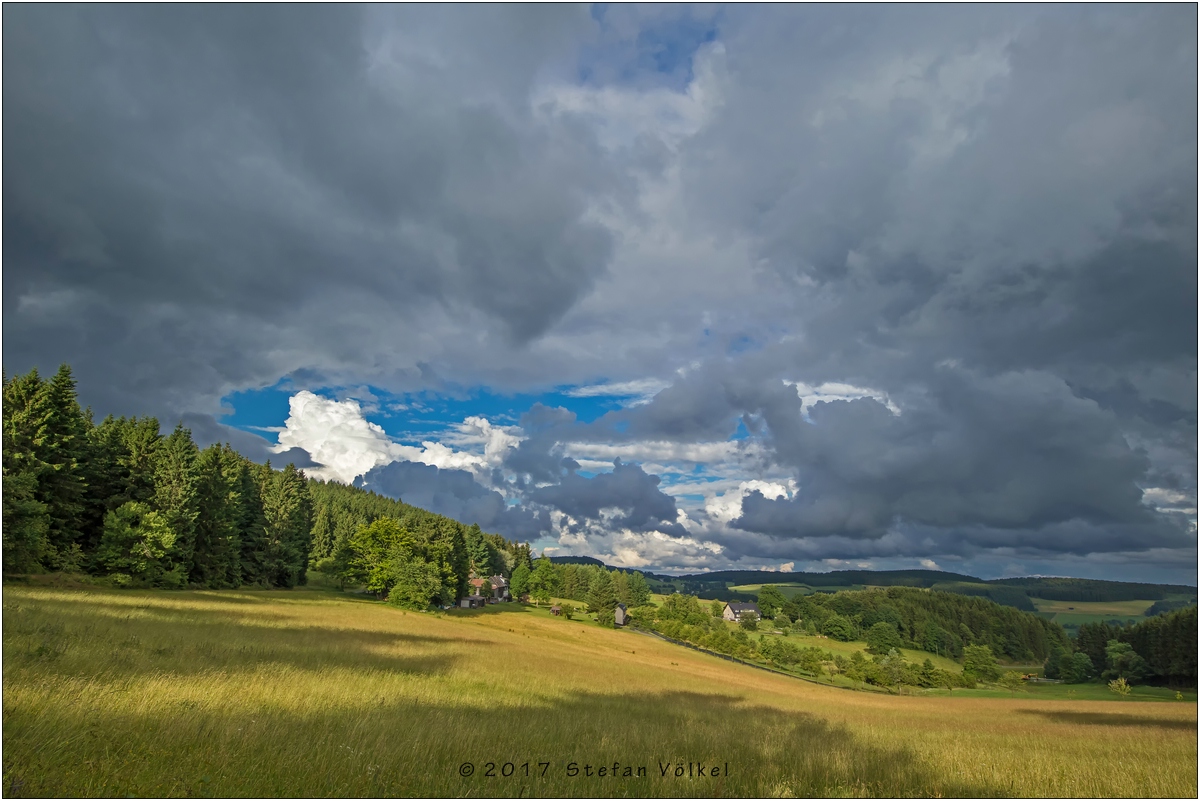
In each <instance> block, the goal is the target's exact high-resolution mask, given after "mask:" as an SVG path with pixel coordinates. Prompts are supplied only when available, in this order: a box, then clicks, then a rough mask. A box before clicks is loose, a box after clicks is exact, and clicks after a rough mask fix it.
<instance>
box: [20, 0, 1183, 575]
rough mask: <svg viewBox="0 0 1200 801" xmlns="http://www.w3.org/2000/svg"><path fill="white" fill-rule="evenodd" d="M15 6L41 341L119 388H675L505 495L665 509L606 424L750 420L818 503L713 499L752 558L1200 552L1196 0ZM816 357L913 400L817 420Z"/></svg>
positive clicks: (531, 455) (631, 435)
mask: <svg viewBox="0 0 1200 801" xmlns="http://www.w3.org/2000/svg"><path fill="white" fill-rule="evenodd" d="M593 17H594V19H593ZM4 22H5V23H6V24H5V26H4V28H5V29H4V45H5V46H4V56H3V57H4V100H3V102H4V111H5V123H4V156H5V167H6V171H5V176H4V189H3V193H4V254H3V255H4V261H5V271H4V289H5V293H4V316H5V321H4V334H5V349H4V357H5V366H6V369H7V370H8V372H9V373H13V372H16V371H18V370H20V371H23V370H25V369H28V367H29V366H32V365H34V364H37V365H38V366H40V367H42V368H43V369H45V368H46V367H47V366H53V365H55V364H57V363H58V362H60V361H64V360H68V361H72V362H73V363H74V364H75V367H76V372H77V376H78V378H79V383H80V389H81V391H82V392H84V395H85V400H86V401H87V402H90V403H92V404H93V406H95V407H96V408H97V410H98V411H100V412H101V413H103V412H107V411H114V412H117V413H126V414H128V413H134V412H136V413H145V412H151V413H155V414H159V416H160V417H163V418H164V419H167V417H173V416H174V415H177V414H181V413H183V412H195V413H203V414H206V415H211V414H213V413H215V412H216V411H217V409H218V408H219V406H218V403H217V400H218V398H219V397H220V396H222V395H223V394H225V393H226V392H228V391H230V390H233V389H245V388H252V387H261V386H271V385H273V384H274V383H275V382H276V381H277V380H278V379H279V377H280V376H281V375H284V374H288V373H291V374H293V376H294V377H298V379H299V378H303V379H304V381H311V383H312V384H313V385H319V384H320V383H321V382H322V381H323V380H325V381H327V382H328V381H329V380H330V379H328V378H327V377H328V376H330V375H334V374H338V375H340V374H341V373H345V374H346V376H347V378H346V382H345V383H347V384H348V385H358V384H361V383H368V380H367V377H372V378H371V381H372V382H373V383H372V385H373V386H374V385H378V386H381V387H382V386H387V387H389V388H391V389H392V390H393V391H396V388H397V387H404V388H408V387H409V385H411V386H412V387H413V388H415V389H427V388H429V387H430V386H433V387H435V388H436V387H438V386H441V385H442V384H445V383H453V382H455V381H459V382H462V383H463V384H464V385H471V384H472V382H481V383H488V382H489V381H491V382H492V383H495V382H506V383H507V384H511V385H512V386H519V387H520V388H521V389H522V391H524V390H525V389H528V388H530V387H535V388H537V389H538V391H540V390H542V389H545V388H546V387H551V386H562V385H563V384H564V382H566V381H567V380H572V381H574V380H578V381H584V380H591V379H589V378H586V377H587V376H591V377H597V376H603V377H605V378H606V379H607V380H611V381H615V382H620V381H625V380H635V379H645V378H647V377H651V378H670V379H672V381H671V385H670V386H668V387H667V388H666V389H664V390H663V391H661V392H660V393H658V395H657V396H656V397H655V398H654V399H653V400H652V401H650V402H649V403H646V404H644V405H640V406H633V407H631V408H626V409H621V410H619V411H614V412H610V413H608V414H606V415H603V416H602V417H600V418H599V419H598V420H596V421H595V422H592V423H589V424H583V423H580V422H579V421H578V420H577V419H575V417H574V416H573V415H572V414H570V413H569V412H566V411H565V410H552V409H548V408H546V407H542V406H537V407H535V408H534V409H532V410H530V412H529V413H528V414H527V415H526V417H525V418H524V419H522V421H521V425H522V428H523V429H524V431H525V434H526V437H527V438H526V439H525V440H524V441H523V442H522V443H521V444H520V445H519V446H518V447H516V448H514V449H512V450H510V451H508V452H507V454H506V456H505V457H504V458H505V461H504V464H503V466H502V467H503V470H504V471H506V473H507V474H508V476H509V477H506V476H505V475H501V476H498V477H494V479H493V485H494V486H496V487H500V486H502V485H506V486H508V487H509V488H510V489H511V490H512V494H513V495H514V496H520V497H523V498H525V499H526V500H527V501H529V502H535V501H536V502H538V503H544V504H545V505H546V506H549V507H552V508H557V509H560V510H562V511H564V512H567V513H568V514H571V515H573V516H575V515H576V514H578V516H580V517H581V518H585V519H587V520H589V521H593V522H594V523H595V525H598V526H601V527H604V526H608V525H610V524H611V525H626V526H627V527H629V528H632V529H634V530H637V531H648V530H651V529H655V528H657V529H658V530H662V531H665V530H666V529H664V528H662V526H674V525H677V524H676V523H675V520H676V517H675V514H676V513H675V503H674V501H673V500H672V499H671V498H670V497H669V496H668V495H666V494H665V493H663V491H662V487H661V485H660V484H659V483H658V478H657V477H656V476H651V475H647V474H646V473H645V472H644V471H642V469H641V468H634V467H632V466H629V465H621V466H620V467H619V468H618V470H614V472H613V473H612V474H601V475H598V476H596V477H595V478H591V479H588V478H585V477H583V476H579V475H578V474H577V465H575V463H573V462H571V461H570V460H568V459H566V450H567V449H566V447H565V446H564V443H568V442H575V443H578V442H585V443H600V444H619V445H622V446H625V445H632V444H636V443H638V442H645V441H649V440H654V441H658V442H663V441H667V442H670V443H672V446H685V445H687V444H688V443H694V442H711V441H723V440H725V439H727V438H728V437H729V436H731V435H732V433H733V432H734V431H735V429H736V428H737V425H738V423H739V421H740V422H741V423H743V424H744V426H745V428H746V430H747V431H748V432H749V433H750V438H751V440H752V441H754V442H758V441H761V442H763V443H765V444H766V446H767V449H766V455H765V459H766V460H768V461H769V463H770V464H764V465H758V464H754V465H751V464H744V465H743V467H744V468H745V472H746V477H747V478H750V477H763V476H764V475H766V473H765V472H763V471H765V469H766V467H772V468H775V469H776V470H775V473H773V475H777V473H778V469H780V468H782V469H785V470H786V471H788V472H789V473H790V474H791V475H792V476H793V477H794V479H795V481H796V483H797V492H796V495H795V497H793V498H782V499H776V500H770V499H767V498H765V497H763V496H762V495H758V494H753V493H752V494H751V495H750V496H749V497H748V498H747V499H746V501H745V503H744V506H743V515H742V517H741V519H740V520H739V521H738V525H739V526H740V527H741V528H740V529H739V528H730V527H728V526H725V525H724V524H723V523H721V524H718V522H717V521H715V520H714V519H709V518H707V517H706V516H705V515H704V514H703V513H701V514H698V515H697V516H696V517H695V518H693V521H694V522H696V524H697V526H698V527H699V529H702V530H703V531H702V533H703V536H704V537H706V538H707V539H708V540H710V541H713V542H719V543H720V544H721V545H722V546H724V548H725V552H724V553H725V555H726V556H728V557H729V558H734V557H738V558H745V559H747V560H749V559H755V558H767V557H770V558H776V557H778V558H780V559H784V560H786V559H792V558H811V559H821V558H874V557H880V558H907V557H917V556H933V557H940V556H942V555H945V556H947V557H948V558H974V559H986V558H992V557H994V558H997V559H998V558H1002V556H1003V558H1007V554H1010V553H1034V552H1036V553H1039V554H1042V555H1043V556H1044V557H1045V558H1046V559H1051V560H1052V559H1054V558H1057V557H1056V554H1061V555H1063V556H1062V558H1063V559H1066V558H1068V557H1071V558H1076V557H1079V556H1080V555H1082V554H1086V553H1096V554H1109V555H1111V556H1112V559H1113V560H1117V561H1112V562H1111V564H1114V565H1115V564H1118V563H1119V560H1118V557H1117V555H1118V554H1126V555H1127V554H1130V553H1136V552H1145V553H1150V552H1153V553H1154V554H1155V556H1154V558H1155V559H1160V560H1165V559H1167V558H1168V557H1167V556H1166V554H1172V553H1173V554H1176V556H1177V557H1178V558H1179V559H1183V560H1188V559H1190V560H1192V561H1193V562H1194V559H1195V534H1194V521H1195V513H1194V511H1188V510H1192V509H1194V507H1195V503H1196V498H1195V496H1196V481H1197V476H1196V466H1195V465H1196V420H1197V405H1196V382H1197V372H1196V345H1195V343H1196V334H1197V307H1196V304H1195V298H1196V293H1197V283H1196V280H1197V279H1196V275H1197V269H1196V267H1197V254H1196V238H1197V235H1196V219H1197V206H1196V198H1197V195H1196V174H1197V163H1196V141H1197V123H1196V119H1197V106H1196V98H1197V85H1196V63H1197V62H1196V50H1197V47H1196V33H1195V31H1196V9H1195V7H1194V6H1186V5H1176V6H1163V5H1149V4H1148V5H1144V6H1103V7H1100V6H1032V7H1031V6H1015V5H1009V6H936V7H935V6H915V5H914V6H822V5H799V6H774V7H769V8H767V7H761V6H736V7H732V8H728V9H725V10H722V11H719V12H716V13H711V14H710V13H709V12H708V11H707V10H705V11H702V12H693V11H691V10H682V9H679V10H677V9H674V8H672V9H669V10H661V9H644V8H642V7H620V8H613V9H609V10H607V11H605V12H603V13H597V14H595V15H591V16H589V14H588V13H587V11H586V10H584V9H577V8H566V7H558V6H549V7H538V8H536V9H535V8H532V7H469V8H467V7H464V8H457V7H451V8H437V7H424V6H404V7H398V8H393V7H379V6H370V7H366V8H362V7H346V6H338V7H329V6H304V7H289V8H279V7H269V8H268V7H256V6H206V7H189V6H173V7H153V6H150V7H143V6H137V7H131V6H117V7H114V6H104V7H97V6H85V7H79V6H10V7H6V8H5V11H4ZM708 40H715V42H716V43H717V44H714V45H713V46H711V47H709V46H708V45H703V46H702V49H703V48H707V49H704V50H703V58H701V57H700V55H698V54H699V53H700V52H701V51H699V50H696V49H695V48H696V47H697V45H698V44H699V43H701V42H706V41H708ZM580 53H583V54H585V56H586V58H588V59H590V60H591V61H590V62H589V63H587V64H580V63H579V62H578V58H579V54H580ZM651 64H653V65H655V67H656V68H657V70H658V72H657V73H656V74H654V75H651V74H648V72H647V68H648V67H649V66H650V65H651ZM547 74H552V75H553V76H554V77H555V80H553V81H548V82H547V81H543V80H542V79H543V78H545V77H546V75H547ZM563 76H566V77H565V78H564V77H563ZM556 81H557V82H556ZM689 82H690V83H689ZM546 87H550V91H549V94H546V93H542V94H539V93H538V92H539V91H541V90H543V89H546ZM555 87H557V89H556V88H555ZM564 87H565V88H564ZM682 87H687V94H686V95H685V94H683V93H682V92H681V91H680V90H681V88H682ZM535 89H537V90H538V91H535ZM559 90H561V91H559ZM555 91H559V94H555ZM589 92H591V94H589ZM671 92H675V93H676V94H670V93H671ZM664 93H666V94H664ZM547 98H549V99H547ZM556 103H557V104H558V105H555V104H556ZM554 109H558V110H557V111H555V110H554ZM681 120H682V122H681ZM613 142H616V143H617V144H613ZM601 220H603V222H601ZM438 314H441V315H442V316H441V317H438V316H437V315H438ZM339 371H340V372H339ZM565 376H571V378H570V379H568V378H566V377H565ZM785 380H788V381H794V382H803V383H804V384H807V385H808V386H809V387H816V386H818V385H821V384H823V383H825V382H836V383H840V384H848V385H852V386H855V387H863V388H868V389H870V390H871V392H872V393H874V394H877V395H879V396H880V397H881V398H882V397H884V396H886V398H887V399H888V401H889V402H890V403H892V404H894V405H895V407H896V408H898V409H899V410H900V414H899V415H895V414H893V413H892V412H891V411H889V410H888V408H886V407H885V406H884V405H883V404H882V403H878V402H876V401H873V400H869V399H859V400H853V401H838V402H829V403H818V404H816V405H815V406H813V407H812V408H810V409H808V410H807V413H808V418H809V419H807V420H806V419H805V414H804V412H803V411H802V410H801V404H800V399H799V398H798V397H797V394H796V392H795V390H794V389H793V387H791V386H788V385H787V384H785V383H784V381H785ZM300 383H304V382H303V381H301V382H300ZM297 386H298V387H299V383H298V384H297ZM189 419H191V418H189ZM197 419H199V418H197ZM196 425H197V426H198V427H200V428H204V429H205V431H208V429H209V428H212V426H214V425H216V424H215V421H214V419H213V418H211V417H208V418H205V419H204V420H203V421H202V422H198V423H197V424H196ZM205 427H207V428H205ZM204 436H206V437H209V438H211V439H213V441H216V440H223V439H225V438H227V437H226V435H225V434H222V433H220V432H219V431H218V430H217V429H213V430H212V432H211V433H207V434H205V435H204ZM245 447H248V448H251V449H253V448H258V449H259V451H261V450H262V447H263V446H262V445H261V444H260V443H257V442H253V441H250V442H247V443H246V445H245ZM748 451H749V449H748ZM429 469H433V468H429ZM397 471H399V473H403V479H404V481H405V482H407V481H412V482H417V477H418V476H419V477H421V480H423V481H426V482H433V483H431V484H428V486H429V487H433V486H435V485H436V486H437V487H441V486H442V482H448V483H447V484H446V487H447V488H444V489H438V490H436V491H435V490H434V489H428V492H429V493H430V496H429V497H430V503H434V502H435V501H434V498H435V497H437V498H441V499H442V500H438V501H436V502H437V503H444V504H446V508H457V509H460V510H465V509H467V507H468V506H469V504H472V503H474V504H478V505H479V506H478V510H477V511H473V512H471V514H474V515H476V516H483V515H485V514H487V513H494V514H496V515H497V516H498V517H497V518H496V519H502V518H504V517H505V515H508V514H516V513H515V512H511V511H504V512H503V513H502V512H500V511H497V510H499V509H501V508H503V506H504V504H503V500H502V499H501V498H500V496H499V495H498V494H496V493H494V492H492V490H489V489H485V488H483V487H481V486H479V485H478V484H476V483H474V481H473V480H472V482H471V483H470V484H467V483H462V482H463V480H464V479H463V476H465V477H466V478H470V476H467V474H462V476H451V477H450V478H446V476H447V475H449V474H448V473H447V471H442V472H441V473H429V472H428V470H426V469H424V468H419V467H406V468H397ZM451 472H453V471H451ZM431 476H433V478H431ZM512 476H515V479H514V478H512ZM396 480H397V481H399V480H400V479H399V478H397V479H396ZM539 484H541V485H544V486H541V487H540V488H539V487H538V486H537V485H539ZM545 485H548V486H545ZM413 486H414V487H417V486H427V485H425V484H419V483H418V484H414V485H413ZM451 487H452V488H453V489H451ZM1143 490H1156V491H1158V495H1155V496H1153V497H1152V496H1151V495H1150V494H1148V495H1147V496H1146V498H1147V500H1146V502H1143V496H1142V491H1143ZM1165 490H1169V491H1170V492H1171V493H1174V494H1173V495H1171V496H1170V499H1169V500H1162V498H1165V497H1166V495H1164V493H1163V492H1162V491H1165ZM414 491H416V490H414ZM420 491H426V490H420ZM438 493H441V494H440V495H439V494H438ZM480 493H482V494H480ZM489 493H490V494H489ZM493 496H494V497H493ZM405 498H406V500H410V499H411V498H410V496H409V495H405ZM1153 498H1158V500H1154V499H1153ZM455 504H458V505H457V506H455ZM497 504H500V506H497ZM1155 505H1158V506H1163V507H1164V508H1169V511H1168V512H1166V513H1162V512H1159V511H1156V510H1155V509H1154V508H1153V507H1154V506H1155ZM612 507H619V508H621V509H622V510H623V512H622V514H623V517H619V518H614V519H613V520H611V521H608V522H604V520H603V519H602V516H601V515H600V510H601V509H606V508H612ZM472 508H474V507H472ZM487 510H491V512H488V511H487ZM572 510H573V511H572ZM689 511H690V510H689ZM462 513H464V514H465V513H466V512H462ZM660 524H661V525H660ZM481 525H483V523H482V522H481ZM690 525H692V524H691V523H689V526H690ZM486 527H487V526H486V525H485V528H486ZM514 530H515V527H514ZM674 533H678V531H674ZM693 534H694V535H695V536H699V533H697V532H693ZM989 554H990V555H992V557H989V556H988V555H989ZM689 558H691V557H689ZM1121 558H1124V557H1121ZM1131 558H1132V557H1131ZM1131 563H1132V562H1131ZM1113 569H1114V570H1116V568H1113Z"/></svg>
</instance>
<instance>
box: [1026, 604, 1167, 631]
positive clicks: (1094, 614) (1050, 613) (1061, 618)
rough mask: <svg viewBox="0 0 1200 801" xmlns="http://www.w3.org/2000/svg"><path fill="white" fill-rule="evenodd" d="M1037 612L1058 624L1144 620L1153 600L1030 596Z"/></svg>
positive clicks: (1076, 624)
mask: <svg viewBox="0 0 1200 801" xmlns="http://www.w3.org/2000/svg"><path fill="white" fill-rule="evenodd" d="M1030 600H1031V601H1033V605H1034V606H1035V607H1037V610H1038V612H1039V613H1041V614H1042V615H1043V616H1045V617H1047V618H1049V619H1050V620H1052V621H1054V622H1055V623H1057V624H1059V625H1060V626H1079V625H1082V624H1084V623H1100V622H1103V621H1106V620H1120V621H1122V622H1125V621H1131V622H1133V623H1139V622H1141V621H1143V620H1146V616H1145V612H1146V610H1147V609H1149V608H1150V606H1151V604H1153V603H1154V601H1051V600H1047V599H1045V598H1030Z"/></svg>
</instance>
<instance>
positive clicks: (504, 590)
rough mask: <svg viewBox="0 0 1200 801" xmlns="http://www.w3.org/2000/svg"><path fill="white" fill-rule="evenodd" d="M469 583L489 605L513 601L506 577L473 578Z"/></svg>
mask: <svg viewBox="0 0 1200 801" xmlns="http://www.w3.org/2000/svg"><path fill="white" fill-rule="evenodd" d="M469 583H470V585H471V586H472V587H474V588H475V593H476V594H477V595H482V596H484V597H485V598H487V599H488V603H496V602H497V601H511V600H512V596H511V595H509V592H508V579H506V578H505V577H504V576H492V577H491V578H473V579H471V581H470V582H469Z"/></svg>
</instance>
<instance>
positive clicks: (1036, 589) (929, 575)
mask: <svg viewBox="0 0 1200 801" xmlns="http://www.w3.org/2000/svg"><path fill="white" fill-rule="evenodd" d="M662 579H663V580H664V581H666V582H667V583H669V584H671V585H672V586H673V587H674V588H675V589H678V590H679V591H681V592H688V593H692V594H694V595H696V596H698V597H700V598H705V599H714V598H715V599H720V600H724V601H733V600H752V599H753V596H752V595H748V594H746V593H740V592H738V591H736V590H731V589H729V588H728V587H727V586H726V585H735V586H736V585H739V584H799V585H803V586H806V587H809V588H811V589H812V590H815V591H817V592H830V591H838V590H841V589H851V588H855V587H858V588H862V587H864V586H874V587H922V588H925V589H935V590H941V591H942V592H951V593H957V594H959V595H974V596H977V597H981V598H988V599H990V600H992V601H995V602H996V603H998V604H1002V605H1004V606H1011V607H1013V608H1015V609H1021V610H1023V611H1026V612H1033V611H1035V610H1036V606H1035V605H1034V603H1033V601H1032V600H1030V599H1031V598H1045V599H1047V600H1057V601H1081V602H1086V601H1130V600H1149V601H1154V600H1158V599H1163V598H1167V597H1169V596H1179V595H1191V596H1192V597H1193V598H1194V597H1195V594H1196V588H1195V587H1189V586H1183V585H1176V584H1138V583H1127V582H1122V581H1100V580H1096V579H1077V578H1037V577H1028V578H1011V579H988V580H985V579H979V578H975V577H974V576H967V575H963V574H961V573H946V572H943V571H940V570H834V571H831V572H828V573H783V572H768V571H761V570H721V571H715V572H712V573H701V574H696V575H686V576H677V577H666V576H664V577H662Z"/></svg>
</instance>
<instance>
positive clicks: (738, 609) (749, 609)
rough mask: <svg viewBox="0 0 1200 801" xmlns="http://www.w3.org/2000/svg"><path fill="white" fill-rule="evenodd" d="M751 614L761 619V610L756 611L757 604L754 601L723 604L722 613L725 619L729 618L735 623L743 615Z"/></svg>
mask: <svg viewBox="0 0 1200 801" xmlns="http://www.w3.org/2000/svg"><path fill="white" fill-rule="evenodd" d="M746 614H752V615H754V616H755V617H756V618H758V619H759V620H761V619H762V612H760V611H758V604H755V603H749V604H744V603H737V602H733V603H727V604H725V614H724V615H722V617H724V618H725V619H726V620H731V621H733V622H734V623H737V622H738V621H740V620H741V619H742V616H743V615H746Z"/></svg>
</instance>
